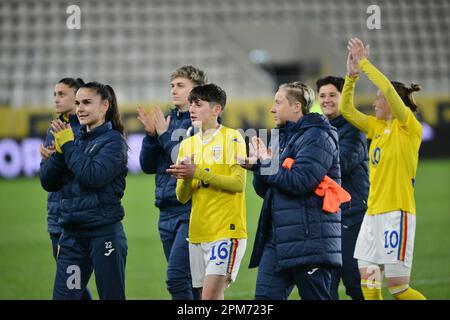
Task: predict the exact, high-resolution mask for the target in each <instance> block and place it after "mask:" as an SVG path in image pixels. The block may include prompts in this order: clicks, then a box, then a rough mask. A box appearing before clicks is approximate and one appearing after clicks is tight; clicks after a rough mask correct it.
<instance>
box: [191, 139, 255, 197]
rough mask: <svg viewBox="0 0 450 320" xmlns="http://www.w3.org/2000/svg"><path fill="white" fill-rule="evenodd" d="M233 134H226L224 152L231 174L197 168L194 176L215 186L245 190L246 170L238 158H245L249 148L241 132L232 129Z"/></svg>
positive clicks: (223, 188)
mask: <svg viewBox="0 0 450 320" xmlns="http://www.w3.org/2000/svg"><path fill="white" fill-rule="evenodd" d="M230 132H231V133H232V134H230V135H228V134H227V136H226V150H225V152H224V161H226V164H228V165H229V166H230V171H231V172H230V175H222V174H215V173H214V172H210V171H205V170H201V169H199V168H197V169H196V170H195V173H194V178H195V179H198V180H201V181H202V182H204V183H207V184H209V185H211V186H213V187H215V188H218V189H221V190H225V191H229V192H234V193H235V192H243V191H244V189H245V180H246V170H245V169H244V168H242V167H241V166H240V165H239V163H238V160H237V159H238V158H245V157H246V156H247V150H246V147H245V140H244V139H243V138H242V136H241V134H240V133H239V132H238V131H236V130H233V131H230Z"/></svg>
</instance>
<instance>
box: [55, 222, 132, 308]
mask: <svg viewBox="0 0 450 320" xmlns="http://www.w3.org/2000/svg"><path fill="white" fill-rule="evenodd" d="M127 251H128V246H127V239H126V236H125V232H124V231H123V230H120V231H118V232H116V233H112V234H109V235H104V236H96V237H73V236H69V235H66V234H65V233H64V232H63V234H62V235H61V238H60V239H59V252H58V256H57V268H56V276H55V285H54V288H53V299H55V300H80V299H81V297H82V295H83V292H84V291H85V288H86V286H87V283H88V281H89V278H90V277H91V274H92V272H93V271H94V273H95V281H96V284H97V291H98V295H99V297H100V299H101V300H122V299H125V264H126V256H127Z"/></svg>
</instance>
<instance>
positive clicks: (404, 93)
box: [391, 81, 421, 112]
mask: <svg viewBox="0 0 450 320" xmlns="http://www.w3.org/2000/svg"><path fill="white" fill-rule="evenodd" d="M391 83H392V85H393V86H394V88H395V91H397V93H398V95H399V96H400V98H401V99H402V101H403V103H404V104H405V105H406V106H407V107H408V108H410V109H411V111H412V112H416V111H417V109H418V108H419V107H418V106H417V104H416V101H415V99H414V97H413V92H417V91H420V89H421V87H420V85H418V84H416V83H411V87H406V86H405V84H404V83H402V82H398V81H391Z"/></svg>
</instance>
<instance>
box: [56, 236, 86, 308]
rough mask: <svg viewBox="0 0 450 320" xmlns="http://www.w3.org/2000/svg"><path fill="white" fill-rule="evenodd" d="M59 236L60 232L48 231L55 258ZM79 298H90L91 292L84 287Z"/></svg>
mask: <svg viewBox="0 0 450 320" xmlns="http://www.w3.org/2000/svg"><path fill="white" fill-rule="evenodd" d="M60 238H61V233H50V240H52V250H53V258H55V261H56V256H57V255H58V243H59V239H60ZM81 300H92V294H91V291H89V288H88V287H86V288H85V290H84V292H83V294H82V296H81Z"/></svg>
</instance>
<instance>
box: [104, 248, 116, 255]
mask: <svg viewBox="0 0 450 320" xmlns="http://www.w3.org/2000/svg"><path fill="white" fill-rule="evenodd" d="M113 251H114V248H113V249H109V250H108V252H105V256H107V257H109V255H110V254H111V252H113Z"/></svg>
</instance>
